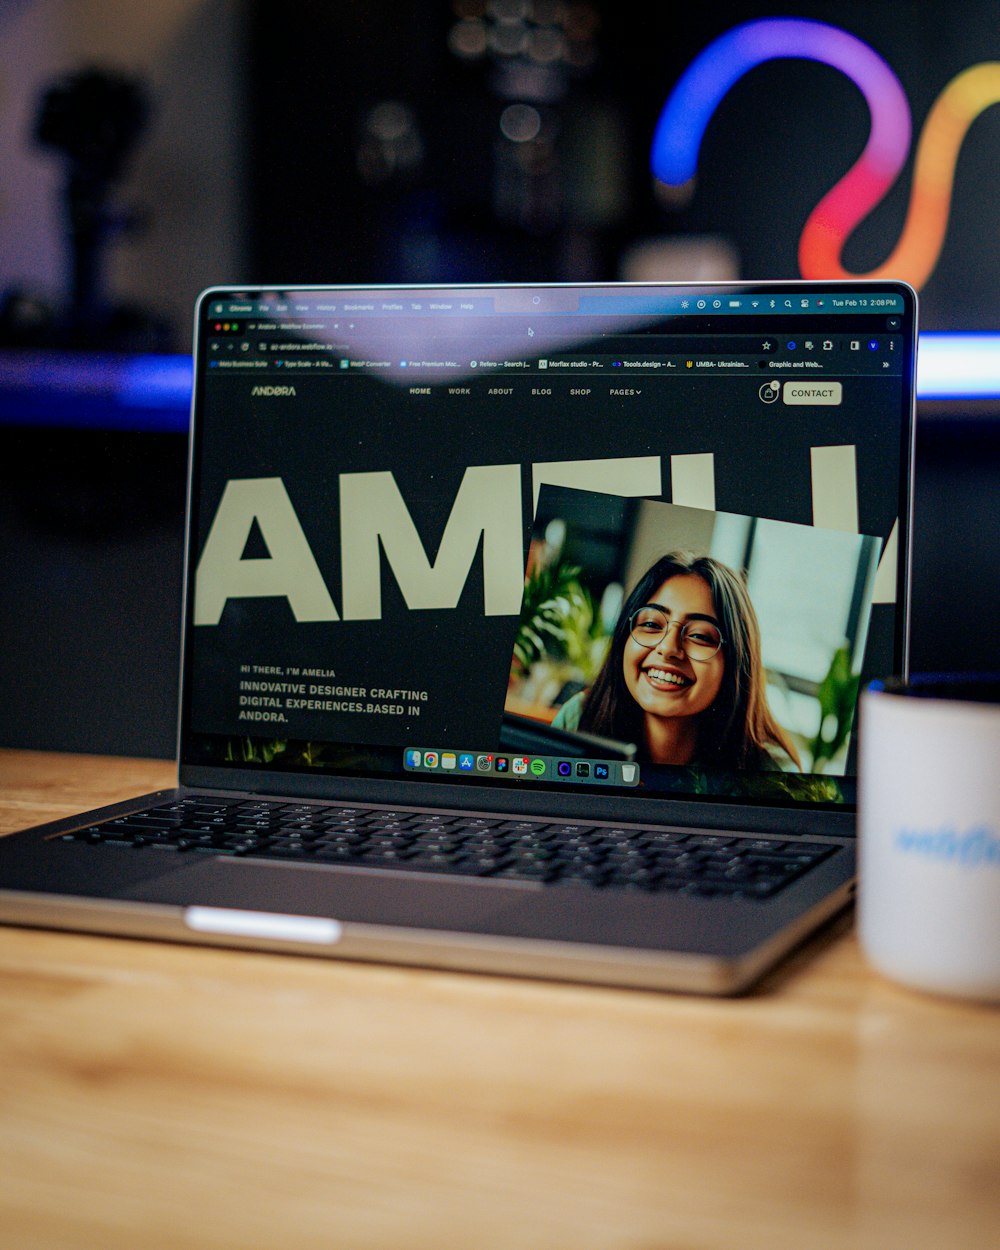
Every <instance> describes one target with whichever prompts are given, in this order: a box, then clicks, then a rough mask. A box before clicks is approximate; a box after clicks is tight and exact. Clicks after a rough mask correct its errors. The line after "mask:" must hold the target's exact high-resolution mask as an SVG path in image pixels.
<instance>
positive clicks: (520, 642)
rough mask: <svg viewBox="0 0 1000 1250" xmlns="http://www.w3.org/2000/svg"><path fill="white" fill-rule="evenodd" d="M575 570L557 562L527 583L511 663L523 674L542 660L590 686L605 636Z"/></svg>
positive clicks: (538, 571)
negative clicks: (562, 667)
mask: <svg viewBox="0 0 1000 1250" xmlns="http://www.w3.org/2000/svg"><path fill="white" fill-rule="evenodd" d="M579 578H580V569H579V567H578V566H577V565H574V564H568V563H565V562H563V561H560V560H556V561H553V562H552V563H551V564H547V565H544V566H540V567H537V568H535V569H533V570H532V571H531V572H530V573H529V574H528V576H527V578H526V579H525V583H524V598H523V600H522V603H521V620H520V624H519V625H518V630H517V638H516V639H515V642H514V659H515V662H516V664H517V666H518V668H519V669H520V670H521V672H522V674H527V673H528V672H529V671H530V670H531V668H532V666H533V665H535V664H537V663H538V662H539V661H541V660H545V659H549V660H557V661H562V662H564V663H565V664H567V665H569V666H570V667H571V668H572V669H574V670H575V671H577V672H578V673H579V674H580V675H581V678H582V680H584V681H591V680H592V679H593V676H594V674H595V673H596V672H597V669H599V668H600V665H601V662H602V661H603V658H604V655H603V653H604V649H605V647H604V643H605V631H604V629H603V627H602V625H601V621H600V618H599V616H598V613H597V611H596V610H595V607H594V601H593V599H592V598H591V595H590V592H589V591H588V590H587V588H586V587H585V586H583V585H582V584H581V583H580V580H579Z"/></svg>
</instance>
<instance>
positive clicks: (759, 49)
mask: <svg viewBox="0 0 1000 1250" xmlns="http://www.w3.org/2000/svg"><path fill="white" fill-rule="evenodd" d="M787 57H799V58H804V59H806V60H812V61H820V62H822V63H823V64H824V65H830V66H832V67H833V68H834V69H837V70H839V71H840V72H841V73H842V74H845V75H846V76H847V77H848V78H850V79H851V81H852V82H853V83H854V84H855V85H856V86H857V87H858V88H859V89H860V90H861V93H862V94H863V96H864V97H865V101H866V103H867V105H868V112H869V115H870V117H871V129H870V132H869V135H868V142H867V143H866V144H865V147H864V151H863V152H862V153H861V156H860V157H859V158H858V160H857V161H856V162H855V164H854V165H853V166H852V167H851V168H850V169H849V170H848V171H847V173H846V174H845V175H844V177H843V178H841V180H840V181H839V182H838V183H837V184H836V185H835V186H834V187H833V188H832V189H831V190H830V191H829V192H827V194H826V195H825V196H824V197H823V199H822V200H820V202H819V203H818V204H817V205H816V207H815V208H814V209H813V211H812V212H811V213H810V215H809V218H808V220H807V221H806V224H805V227H804V229H803V231H802V237H801V239H800V240H799V268H800V270H801V272H802V275H803V277H806V278H858V277H864V278H885V277H901V278H905V279H906V280H907V281H909V282H910V283H911V285H913V286H914V287H916V288H918V289H919V288H920V287H921V286H923V284H924V283H925V282H926V281H927V279H928V278H929V277H930V275H931V273H932V272H933V270H934V266H935V265H936V264H937V261H938V257H939V256H940V254H941V248H942V245H943V243H944V237H945V232H946V230H947V227H948V214H949V211H950V208H951V193H952V185H953V183H954V178H955V164H956V162H957V160H958V153H959V150H960V148H961V146H962V142H963V140H964V139H965V136H966V134H967V133H968V130H969V127H970V126H971V125H972V123H973V121H975V119H976V118H977V117H978V116H979V114H980V113H981V112H983V110H984V109H987V108H989V107H990V105H992V104H996V103H998V102H1000V62H984V63H982V64H981V65H974V66H972V67H971V68H969V69H967V70H963V72H962V73H960V74H959V75H958V76H957V77H956V78H954V79H953V80H952V81H951V82H950V83H949V84H948V85H947V87H945V89H944V91H943V92H942V93H941V95H940V96H939V97H938V99H937V101H936V102H935V104H934V106H933V107H932V109H931V111H930V113H929V114H928V117H927V121H926V123H925V124H924V129H923V132H922V134H921V136H920V141H919V143H918V146H917V155H916V161H915V165H914V172H913V188H912V192H911V195H910V205H909V209H908V210H907V216H906V222H905V224H904V226H903V232H902V234H901V236H900V239H899V242H898V243H897V245H896V248H895V250H894V251H893V253H892V255H891V256H890V257H889V258H888V260H886V261H885V263H884V264H882V265H879V266H878V267H876V268H875V269H872V270H870V271H869V272H868V273H864V274H852V273H850V272H848V271H847V270H846V269H844V267H843V266H842V264H841V262H840V257H841V253H842V252H843V249H844V244H845V243H846V242H847V240H848V239H849V238H850V236H851V234H852V232H853V231H854V229H855V228H856V227H857V225H858V224H859V222H861V221H863V220H864V218H865V217H866V216H867V215H868V213H869V212H871V210H872V209H873V208H874V207H875V205H876V204H878V203H879V202H880V201H881V200H882V199H883V197H884V196H885V194H886V192H887V191H888V190H889V188H890V187H891V186H892V184H893V183H894V182H895V181H896V178H897V176H898V175H899V171H900V170H901V169H902V167H903V165H904V163H905V161H906V157H907V154H908V152H909V150H910V108H909V104H908V103H907V100H906V95H905V93H904V91H903V88H902V87H901V86H900V84H899V80H898V79H897V78H896V75H895V74H894V73H893V72H892V70H891V69H890V68H889V66H888V65H887V64H886V63H885V61H883V60H882V58H881V57H880V56H879V55H878V54H877V53H876V52H874V51H873V50H872V49H871V48H870V47H869V46H868V45H867V44H866V43H863V42H862V41H861V40H860V39H858V38H856V37H855V36H854V35H851V34H848V32H847V31H845V30H839V29H838V28H837V27H835V26H827V25H826V24H825V23H823V22H814V21H808V20H804V19H798V18H765V19H763V20H761V21H755V22H748V23H746V25H743V26H737V27H734V29H733V30H730V31H727V32H726V34H724V35H721V36H720V37H719V38H718V39H716V40H715V41H714V43H711V44H709V46H708V47H707V48H706V49H705V50H704V51H703V52H702V53H701V54H700V55H699V56H698V57H697V58H696V59H695V60H694V61H693V62H692V63H691V65H690V66H689V67H688V68H687V70H686V71H685V73H684V74H683V76H682V77H681V79H680V81H679V82H678V83H677V85H676V87H675V88H674V90H673V91H672V92H671V94H670V96H669V97H668V99H667V102H666V104H664V106H663V110H662V111H661V113H660V117H659V120H658V122H657V124H656V130H655V133H654V135H653V147H652V153H651V163H652V167H653V174H654V175H655V177H656V178H657V179H658V180H659V181H660V182H661V183H663V184H664V185H665V186H666V187H668V188H671V189H673V190H674V191H675V192H678V193H681V194H684V193H685V192H688V191H690V189H691V187H692V186H693V182H694V178H695V174H696V171H697V165H698V152H699V149H700V147H701V141H702V138H703V136H704V133H705V129H706V127H707V126H708V123H709V122H710V121H711V119H712V116H713V114H714V113H715V110H716V108H717V107H718V105H719V102H720V101H721V100H722V98H723V96H725V95H726V93H727V92H728V91H729V89H730V87H732V86H733V85H734V84H735V83H736V82H738V81H739V79H740V78H742V77H743V75H744V74H745V73H746V72H747V71H748V70H751V69H753V68H754V67H755V66H757V65H760V64H762V63H763V62H765V61H772V60H776V59H779V58H787Z"/></svg>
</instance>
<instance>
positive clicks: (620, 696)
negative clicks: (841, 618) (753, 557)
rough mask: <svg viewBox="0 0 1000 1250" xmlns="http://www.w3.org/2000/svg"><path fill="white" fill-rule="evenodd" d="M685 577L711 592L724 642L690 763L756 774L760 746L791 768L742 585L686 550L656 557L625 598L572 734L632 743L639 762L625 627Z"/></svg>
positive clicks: (638, 720) (790, 751)
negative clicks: (714, 690) (774, 750)
mask: <svg viewBox="0 0 1000 1250" xmlns="http://www.w3.org/2000/svg"><path fill="white" fill-rule="evenodd" d="M688 574H694V576H696V577H700V578H701V579H702V581H703V582H705V583H706V585H707V586H708V588H709V590H710V591H711V592H712V602H713V603H714V604H715V611H716V615H717V616H718V618H719V628H720V629H721V631H722V636H723V638H724V639H725V644H724V651H725V664H724V665H723V673H722V685H721V686H720V688H719V693H718V694H717V695H716V697H715V699H714V700H713V702H712V705H711V707H709V708H706V710H705V711H704V712H701V713H700V714H699V717H698V753H697V757H696V760H695V762H696V763H698V764H701V765H706V766H709V767H716V768H756V767H759V766H760V763H761V761H762V760H763V759H764V758H765V757H766V756H767V754H768V752H767V747H768V746H778V747H780V748H781V750H782V751H784V752H785V753H786V754H787V755H788V756H789V757H790V759H792V760H793V761H794V762H795V763H796V764H798V763H799V757H798V752H797V751H796V750H795V747H794V746H793V745H792V743H791V741H790V740H789V739H788V737H787V736H786V734H785V732H784V730H783V729H782V728H781V726H780V725H778V723H777V722H776V721H775V719H774V717H773V716H772V715H771V711H770V708H769V707H768V706H767V698H766V695H765V680H764V665H763V662H762V660H761V653H760V626H759V625H758V624H757V614H756V612H754V609H753V604H752V603H751V602H750V596H749V594H748V593H747V588H746V585H745V583H744V581H743V578H742V577H741V576H740V575H739V574H738V573H736V572H734V570H733V569H731V568H730V567H729V566H728V565H726V564H722V563H721V561H719V560H713V559H712V557H711V556H694V555H691V554H690V553H689V552H686V551H672V552H670V553H669V555H665V556H662V557H661V558H660V559H659V560H657V561H656V563H655V564H654V565H653V566H652V568H650V569H649V570H648V571H647V572H646V573H645V575H644V576H643V577H641V578H640V579H639V582H638V584H637V585H636V587H635V589H634V590H633V591H632V593H631V594H630V595H629V597H628V599H626V601H625V605H624V607H623V608H622V610H621V614H620V615H619V617H618V623H617V624H616V625H615V631H614V633H613V634H612V636H611V646H610V648H609V650H608V657H607V659H606V660H605V661H604V666H603V667H602V669H601V671H600V672H599V673H598V675H597V678H596V680H595V681H594V684H593V686H592V687H591V689H590V693H589V694H588V695H587V698H586V700H585V703H584V706H583V711H582V713H581V715H580V729H581V730H583V731H585V732H588V733H594V734H600V735H602V736H603V737H607V738H615V739H617V740H618V741H619V742H634V743H635V744H636V745H637V746H638V748H639V753H640V758H641V757H642V755H643V753H644V752H645V750H646V745H645V744H646V734H645V723H644V713H643V711H642V709H641V708H640V707H639V705H638V703H636V701H635V699H634V698H633V697H632V695H631V693H630V692H629V689H628V686H626V684H625V673H624V663H623V657H624V654H625V645H626V643H627V642H628V638H629V621H630V619H631V617H632V615H633V613H635V612H637V611H638V609H639V608H641V607H643V606H644V605H645V604H647V603H649V602H650V600H651V599H652V596H653V595H654V593H655V592H656V591H657V590H659V588H660V587H661V586H662V585H663V583H664V582H666V581H668V580H669V579H670V578H671V577H680V576H685V575H688Z"/></svg>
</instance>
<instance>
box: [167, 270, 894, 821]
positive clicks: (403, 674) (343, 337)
mask: <svg viewBox="0 0 1000 1250" xmlns="http://www.w3.org/2000/svg"><path fill="white" fill-rule="evenodd" d="M808 292H809V293H808V294H803V293H802V288H797V287H795V285H794V284H790V285H789V286H788V287H787V288H780V289H779V288H774V287H764V286H761V287H752V286H733V287H730V288H725V289H722V288H719V287H714V288H697V287H690V288H676V287H669V288H652V287H635V288H627V287H625V288H622V287H548V288H535V289H534V290H533V291H532V290H525V289H523V288H522V289H519V290H516V291H512V290H507V289H504V288H478V289H472V288H469V289H468V290H462V291H456V290H455V289H454V288H449V289H447V290H440V291H435V290H434V289H429V288H422V289H414V288H410V289H405V290H404V289H385V290H374V291H373V290H370V289H369V290H363V291H362V290H290V291H275V292H259V291H258V292H248V293H247V295H246V298H233V297H232V296H231V294H227V295H226V296H225V298H221V299H218V300H215V299H213V298H212V294H211V292H210V293H208V295H207V296H206V297H205V298H204V299H203V301H202V304H201V308H200V313H199V318H200V320H199V338H198V349H197V359H196V363H197V380H196V381H197V386H198V388H199V391H200V403H199V408H198V410H199V412H200V413H201V414H202V416H201V420H200V421H199V423H198V425H197V428H196V429H195V431H194V437H195V439H196V442H197V447H196V450H195V457H196V464H197V478H196V483H195V492H196V493H195V495H194V498H193V500H192V514H191V525H192V529H191V534H190V552H189V577H191V578H193V579H194V595H193V596H192V597H191V598H192V602H193V609H192V615H191V619H190V620H189V621H188V623H187V631H186V648H185V666H186V668H185V672H186V677H185V711H184V718H185V734H184V741H183V752H184V758H185V760H186V761H187V762H189V763H199V762H200V763H210V764H212V765H219V764H226V763H231V764H232V765H233V766H234V767H241V768H246V767H255V766H260V767H262V768H265V767H266V768H268V769H292V770H319V771H325V772H335V773H345V774H348V775H350V774H352V773H353V774H361V773H364V774H379V775H384V776H386V777H394V778H406V779H408V780H414V781H420V780H433V781H437V782H441V781H447V782H449V783H453V784H454V785H456V786H459V785H464V786H482V785H503V786H511V785H516V786H521V787H529V788H532V787H534V788H537V789H543V790H559V789H565V790H575V791H580V792H583V791H586V792H587V793H592V792H595V791H598V790H601V791H605V792H607V793H609V794H615V793H618V794H626V793H627V794H630V795H638V794H644V793H648V794H654V795H656V794H660V795H662V794H682V795H684V796H685V797H687V798H695V799H696V798H697V797H698V796H699V795H703V794H714V795H717V794H719V793H723V794H726V795H729V796H731V797H733V798H734V800H737V801H743V802H748V803H753V802H775V801H778V802H786V801H787V802H802V801H805V802H810V803H822V804H826V803H832V804H839V803H844V802H850V801H852V799H853V794H854V769H855V763H854V758H855V747H854V714H855V707H856V700H857V692H858V688H859V686H860V685H861V684H862V683H863V682H864V681H865V680H867V679H868V678H870V677H873V676H876V675H881V674H884V673H885V672H888V671H892V670H893V669H894V668H898V667H899V661H900V657H901V654H902V647H903V641H904V640H903V638H902V632H901V623H900V621H901V617H900V611H899V607H900V603H901V596H902V595H904V594H905V577H904V569H905V560H906V549H907V535H906V534H905V533H901V532H900V527H899V523H898V518H899V515H900V498H899V483H900V480H901V475H902V476H903V477H905V476H906V474H907V473H908V465H909V455H910V450H909V437H910V433H909V431H910V426H909V416H908V414H909V411H910V406H911V402H912V375H913V361H912V359H911V358H910V352H909V348H908V343H909V342H910V341H911V337H910V335H909V333H908V331H909V329H910V327H911V325H912V317H913V308H912V299H911V297H910V296H909V294H908V293H907V291H906V288H902V287H897V286H895V285H894V284H891V283H888V284H884V286H882V287H879V288H870V287H866V286H864V285H863V284H858V285H857V286H855V287H843V286H837V285H835V284H830V286H829V287H828V288H827V287H825V288H817V287H810V288H808ZM215 414H218V415H219V416H224V417H225V418H226V419H225V420H216V419H213V418H214V416H215Z"/></svg>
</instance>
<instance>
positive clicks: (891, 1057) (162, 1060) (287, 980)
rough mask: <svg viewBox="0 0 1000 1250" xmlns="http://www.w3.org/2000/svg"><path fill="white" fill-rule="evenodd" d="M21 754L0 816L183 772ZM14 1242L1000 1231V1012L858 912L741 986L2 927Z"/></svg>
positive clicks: (2, 1054)
mask: <svg viewBox="0 0 1000 1250" xmlns="http://www.w3.org/2000/svg"><path fill="white" fill-rule="evenodd" d="M172 780H173V777H172V767H171V765H169V764H166V763H159V762H153V761H148V760H121V759H107V758H98V757H87V756H70V755H62V756H57V755H45V754H33V753H29V752H17V751H6V752H0V832H4V833H6V832H10V831H12V830H14V829H17V828H21V827H23V826H26V825H28V824H31V823H36V822H38V821H40V820H42V819H46V818H54V817H57V816H61V815H66V814H70V813H71V812H73V811H76V810H79V809H80V808H81V807H83V806H88V805H96V804H98V803H100V802H105V801H108V802H110V801H112V800H116V799H118V798H124V797H127V796H128V795H129V794H134V793H138V792H141V791H144V790H151V789H154V788H157V787H160V786H164V785H169V784H171V783H172ZM0 985H2V990H0V1038H2V1041H0V1246H2V1247H3V1250H41V1248H44V1250H52V1248H54V1247H60V1248H62V1247H74V1248H75V1247H80V1248H81V1250H82V1248H86V1250H119V1248H121V1250H125V1248H126V1247H127V1248H128V1250H135V1248H136V1247H142V1248H143V1250H146V1248H148V1247H160V1246H162V1247H169V1248H170V1250H187V1248H188V1247H190V1248H191V1250H195V1248H197V1250H216V1248H218V1250H222V1248H225V1250H230V1248H232V1250H256V1248H258V1247H269V1248H270V1247H276V1248H281V1250H311V1248H312V1247H316V1248H317V1250H318V1248H320V1247H321V1248H322V1250H350V1248H352V1247H370V1248H371V1250H394V1248H396V1247H400V1248H403V1250H424V1248H426V1250H450V1248H452V1247H455V1248H456V1250H484V1248H491V1247H498V1248H502V1250H520V1248H522V1247H523V1248H524V1250H544V1248H547V1247H566V1248H570V1250H617V1248H618V1247H621V1248H628V1250H660V1248H664V1250H665V1248H667V1247H669V1248H675V1247H676V1248H677V1250H716V1248H718V1250H755V1248H756V1247H768V1248H769V1250H783V1248H787V1250H811V1248H813V1247H815V1248H817V1250H840V1248H844V1250H847V1248H850V1250H867V1248H869V1247H870V1248H871V1250H894V1248H896V1247H900V1248H901V1250H965V1248H969V1250H988V1248H989V1247H992V1246H996V1245H1000V1012H998V1011H996V1010H994V1009H991V1008H988V1007H981V1006H975V1005H972V1004H966V1003H957V1002H949V1001H946V1000H943V999H936V998H932V997H925V996H921V995H918V994H915V993H912V992H909V991H907V990H904V989H902V988H898V987H896V986H893V985H891V984H889V983H887V982H885V981H883V980H881V979H880V978H879V977H877V976H876V975H874V974H872V973H871V972H869V971H868V970H867V969H866V967H865V966H864V964H863V962H862V960H861V957H860V955H859V953H858V950H857V947H856V944H855V940H854V936H853V932H852V926H851V923H850V921H849V920H848V919H841V920H840V921H837V922H834V924H833V925H831V926H829V927H828V928H827V929H826V930H825V931H824V932H823V933H822V934H820V935H819V936H818V937H817V938H816V939H814V940H813V941H812V942H811V943H810V944H809V945H808V946H807V947H806V948H804V949H803V950H802V951H800V952H799V953H798V954H797V955H795V956H794V957H793V958H792V959H791V960H789V961H787V962H786V963H785V964H784V966H783V967H782V968H781V969H780V970H779V971H777V972H776V973H774V974H772V976H771V977H770V978H769V979H768V980H767V981H765V982H764V984H763V985H762V986H761V987H760V988H759V989H758V991H757V992H756V993H754V994H752V995H751V996H749V997H746V998H742V999H737V1000H709V999H699V998H695V997H690V996H684V995H668V994H656V993H646V992H639V991H629V990H622V991H617V990H608V989H590V988H585V987H580V986H569V985H559V984H548V983H541V982H531V981H519V980H515V979H509V978H498V977H485V976H470V975H462V974H457V973H443V972H432V971H421V970H406V969H402V968H393V967H384V966H374V965H362V964H350V963H338V962H333V961H321V960H310V959H296V958H291V957H286V956H272V955H260V954H252V953H245V952H237V951H221V950H209V949H198V948H194V947H183V946H170V945H167V944H162V943H154V942H139V941H129V940H124V939H108V938H98V937H88V936H76V935H72V934H60V933H46V932H41V931H37V932H36V931H31V930H27V929H13V928H11V929H0Z"/></svg>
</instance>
